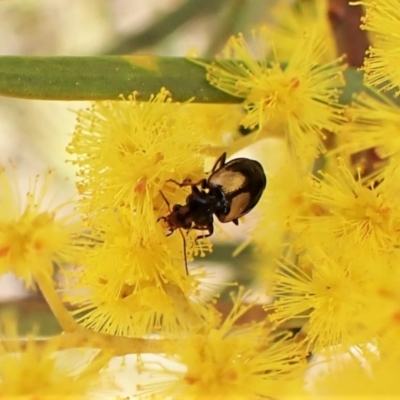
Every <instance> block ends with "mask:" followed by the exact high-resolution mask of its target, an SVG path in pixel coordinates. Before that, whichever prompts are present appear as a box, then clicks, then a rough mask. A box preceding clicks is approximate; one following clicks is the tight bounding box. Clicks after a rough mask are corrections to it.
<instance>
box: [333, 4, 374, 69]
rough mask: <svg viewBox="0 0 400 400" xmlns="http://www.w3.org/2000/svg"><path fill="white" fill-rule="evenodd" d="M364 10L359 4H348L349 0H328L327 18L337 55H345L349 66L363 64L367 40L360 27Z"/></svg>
mask: <svg viewBox="0 0 400 400" xmlns="http://www.w3.org/2000/svg"><path fill="white" fill-rule="evenodd" d="M363 14H364V11H363V8H362V7H361V6H350V5H349V0H328V19H329V21H330V23H331V27H332V30H333V34H334V36H335V39H336V47H337V52H338V55H343V54H346V55H347V63H348V65H349V66H350V67H354V68H359V67H361V66H362V65H363V62H364V56H365V52H366V51H367V49H368V47H369V40H368V37H367V34H366V32H365V31H362V30H361V29H360V23H361V22H360V21H361V17H362V16H363Z"/></svg>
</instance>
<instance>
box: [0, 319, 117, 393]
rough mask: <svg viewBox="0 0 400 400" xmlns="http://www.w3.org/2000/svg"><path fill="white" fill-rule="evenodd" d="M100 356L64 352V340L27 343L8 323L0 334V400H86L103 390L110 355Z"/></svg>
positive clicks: (29, 340)
mask: <svg viewBox="0 0 400 400" xmlns="http://www.w3.org/2000/svg"><path fill="white" fill-rule="evenodd" d="M87 345H88V347H90V343H88V344H87ZM78 351H81V352H82V354H81V356H80V357H77V352H78ZM96 354H97V351H96V350H93V354H92V355H91V356H90V355H89V353H88V352H87V350H83V349H81V350H77V349H72V350H64V349H63V348H62V346H61V336H57V337H54V338H48V339H43V338H42V340H41V341H36V340H35V337H34V335H31V336H29V337H27V338H25V339H23V338H21V336H20V335H18V334H17V327H16V324H15V322H14V321H13V320H12V319H5V320H3V321H2V326H1V333H0V377H1V379H0V398H1V399H5V400H12V399H35V400H48V399H74V400H75V399H76V400H80V399H82V400H84V399H85V400H86V399H88V398H90V397H89V396H90V395H93V393H95V392H96V391H97V390H99V389H100V385H101V378H100V375H99V371H100V369H101V368H102V367H103V366H104V365H106V364H107V361H108V359H109V356H108V355H107V354H106V351H105V352H104V353H103V354H100V355H98V356H97V357H95V355H96ZM103 380H104V379H103ZM110 382H111V381H110Z"/></svg>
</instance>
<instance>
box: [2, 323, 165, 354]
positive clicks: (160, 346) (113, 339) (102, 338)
mask: <svg viewBox="0 0 400 400" xmlns="http://www.w3.org/2000/svg"><path fill="white" fill-rule="evenodd" d="M55 338H58V339H59V343H58V350H66V349H71V348H82V347H83V348H98V349H102V350H106V352H109V353H110V354H111V355H112V356H113V357H116V356H124V355H127V354H140V353H154V354H156V353H165V351H166V348H167V346H169V345H170V344H171V341H170V340H165V339H141V338H128V337H122V336H113V335H108V334H105V333H99V332H94V331H90V330H88V329H80V330H79V331H76V332H71V333H64V334H61V335H57V336H52V337H49V338H29V339H26V338H20V339H2V340H1V344H2V346H3V347H4V348H5V349H6V350H7V351H15V349H16V348H18V349H20V350H22V351H23V350H25V349H26V347H27V346H28V344H29V343H32V342H34V343H35V346H38V347H45V346H46V345H47V344H48V342H49V341H50V340H54V339H55ZM100 358H101V357H100ZM106 358H107V357H106Z"/></svg>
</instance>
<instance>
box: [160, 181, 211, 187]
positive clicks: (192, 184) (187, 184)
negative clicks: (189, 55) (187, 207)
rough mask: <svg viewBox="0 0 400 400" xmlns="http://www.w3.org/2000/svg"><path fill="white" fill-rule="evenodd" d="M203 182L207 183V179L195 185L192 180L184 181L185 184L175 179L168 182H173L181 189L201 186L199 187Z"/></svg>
mask: <svg viewBox="0 0 400 400" xmlns="http://www.w3.org/2000/svg"><path fill="white" fill-rule="evenodd" d="M203 181H206V180H205V179H201V180H200V181H198V182H196V183H193V182H192V180H191V179H184V181H183V182H181V183H180V182H178V181H176V180H175V179H168V180H167V182H172V183H175V185H178V186H179V187H183V186H199V185H203Z"/></svg>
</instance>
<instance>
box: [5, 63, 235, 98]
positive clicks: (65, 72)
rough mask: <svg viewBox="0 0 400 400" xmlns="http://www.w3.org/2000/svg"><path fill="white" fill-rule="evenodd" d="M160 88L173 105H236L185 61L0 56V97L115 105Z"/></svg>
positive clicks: (200, 70) (197, 68)
mask: <svg viewBox="0 0 400 400" xmlns="http://www.w3.org/2000/svg"><path fill="white" fill-rule="evenodd" d="M162 87H165V88H166V89H168V90H169V91H170V92H172V96H173V100H174V101H187V100H189V99H191V98H193V97H194V98H195V101H196V102H197V103H240V102H241V99H238V98H236V97H233V96H230V95H228V94H226V93H223V92H221V91H220V90H218V89H216V88H214V87H213V86H211V85H210V84H209V83H208V82H207V80H206V77H205V70H204V68H203V67H200V66H199V65H196V64H194V63H192V62H190V61H188V60H187V59H185V58H173V57H153V56H102V57H18V56H0V95H2V96H10V97H19V98H25V99H42V100H105V99H113V100H116V99H118V98H119V96H120V95H124V96H128V95H130V94H131V93H132V92H133V91H138V96H137V99H138V100H148V99H149V96H150V95H151V94H156V93H158V92H159V91H160V89H161V88H162Z"/></svg>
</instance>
